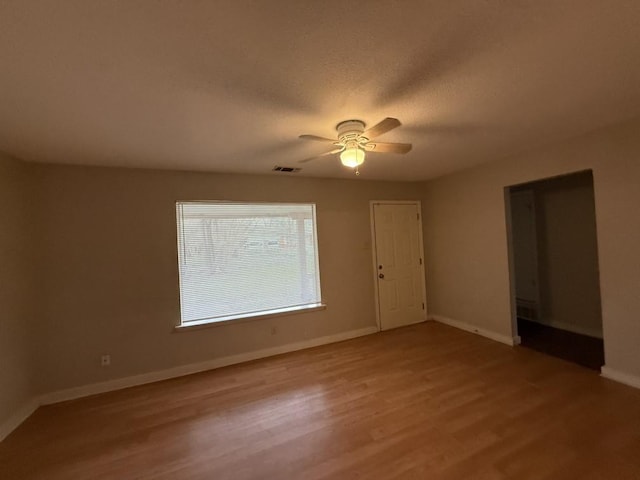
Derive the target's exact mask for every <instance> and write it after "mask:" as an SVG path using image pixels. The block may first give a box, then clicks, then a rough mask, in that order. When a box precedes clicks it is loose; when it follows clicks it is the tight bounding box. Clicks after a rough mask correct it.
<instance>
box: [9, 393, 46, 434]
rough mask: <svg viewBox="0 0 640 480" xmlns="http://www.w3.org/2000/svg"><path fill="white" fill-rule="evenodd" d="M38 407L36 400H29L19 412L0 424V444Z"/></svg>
mask: <svg viewBox="0 0 640 480" xmlns="http://www.w3.org/2000/svg"><path fill="white" fill-rule="evenodd" d="M39 406H40V404H39V403H38V399H37V398H32V399H31V400H29V401H28V402H27V403H26V404H25V405H24V406H23V407H22V408H21V409H20V410H18V411H17V412H15V413H14V414H13V415H11V416H10V417H9V418H8V419H7V420H5V421H4V422H3V423H2V424H0V442H1V441H2V440H4V439H5V438H7V436H8V435H9V434H10V433H11V432H13V431H14V430H15V429H16V428H18V426H19V425H20V424H21V423H22V422H24V421H25V420H26V419H27V418H29V417H30V416H31V414H32V413H33V412H35V411H36V409H37V408H38V407H39Z"/></svg>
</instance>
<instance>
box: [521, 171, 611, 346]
mask: <svg viewBox="0 0 640 480" xmlns="http://www.w3.org/2000/svg"><path fill="white" fill-rule="evenodd" d="M533 189H534V192H535V196H536V214H537V217H538V221H537V226H538V228H537V233H538V262H539V279H540V280H539V281H540V297H541V301H542V312H541V313H542V315H541V321H542V322H543V323H546V324H549V325H552V326H556V327H559V328H563V329H566V330H570V331H574V332H576V333H583V334H587V335H591V336H595V337H602V315H601V307H600V278H599V274H598V243H597V241H596V236H597V232H596V219H595V209H594V201H595V199H594V191H593V184H592V177H591V175H590V174H589V172H584V173H581V174H578V175H567V176H563V177H559V178H555V179H553V180H550V181H545V182H539V183H536V184H535V186H534V188H533Z"/></svg>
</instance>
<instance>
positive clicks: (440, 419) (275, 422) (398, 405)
mask: <svg viewBox="0 0 640 480" xmlns="http://www.w3.org/2000/svg"><path fill="white" fill-rule="evenodd" d="M0 478H2V479H3V480H4V479H26V478H28V479H32V478H38V479H47V480H57V479H65V480H66V479H91V480H99V479H117V480H123V479H124V480H126V479H172V480H176V479H178V480H179V479H207V480H212V479H213V480H222V479H233V480H243V479H301V480H302V479H304V480H313V479H327V478H331V479H356V478H360V479H395V478H408V479H411V478H415V479H426V478H428V479H468V478H475V479H503V478H513V479H572V478H575V479H581V480H589V479H615V480H624V479H639V478H640V392H639V391H638V390H635V389H632V388H630V387H626V386H624V385H620V384H617V383H614V382H611V381H608V380H605V379H603V378H601V377H599V376H598V374H597V373H596V372H594V371H591V370H588V369H585V368H583V367H580V366H578V365H574V364H571V363H568V362H565V361H563V360H560V359H556V358H553V357H548V356H546V355H544V354H541V353H538V352H535V351H533V350H530V349H525V348H520V347H516V348H511V347H508V346H505V345H501V344H498V343H495V342H493V341H491V340H487V339H485V338H482V337H479V336H475V335H472V334H469V333H466V332H462V331H459V330H456V329H454V328H451V327H448V326H444V325H441V324H438V323H434V322H429V323H426V324H419V325H415V326H411V327H407V328H402V329H398V330H394V331H389V332H385V333H380V334H376V335H371V336H368V337H362V338H359V339H355V340H350V341H347V342H343V343H339V344H334V345H328V346H323V347H318V348H314V349H310V350H305V351H301V352H296V353H291V354H286V355H281V356H278V357H273V358H270V359H265V360H259V361H255V362H251V363H246V364H243V365H237V366H233V367H227V368H223V369H219V370H216V371H212V372H207V373H203V374H197V375H191V376H189V377H183V378H179V379H175V380H169V381H165V382H159V383H156V384H152V385H146V386H141V387H135V388H131V389H127V390H122V391H119V392H113V393H108V394H103V395H99V396H95V397H90V398H85V399H81V400H76V401H71V402H66V403H62V404H57V405H52V406H48V407H44V408H41V409H39V410H38V411H37V412H36V413H35V414H34V415H33V416H32V417H31V418H30V419H29V420H27V421H26V422H25V423H24V424H23V425H22V426H21V427H20V428H18V429H17V430H16V431H15V432H14V433H13V434H11V435H10V436H9V437H8V438H7V439H6V440H5V441H4V442H2V443H0Z"/></svg>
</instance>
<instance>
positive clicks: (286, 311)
mask: <svg viewBox="0 0 640 480" xmlns="http://www.w3.org/2000/svg"><path fill="white" fill-rule="evenodd" d="M196 204H202V205H248V206H269V205H273V206H287V205H291V206H298V207H299V206H309V207H311V220H312V222H311V226H312V228H313V239H314V243H315V245H314V246H315V285H316V287H317V289H318V293H319V297H320V298H319V301H318V302H311V303H307V304H303V305H300V304H298V305H292V306H287V307H282V308H275V309H274V308H271V309H265V310H258V311H253V312H244V313H238V314H231V315H225V316H218V317H209V318H205V319H197V320H189V321H183V307H182V306H183V281H182V275H183V273H182V268H183V259H184V257H183V255H184V254H183V252H182V251H181V250H182V241H183V240H182V239H183V238H184V237H183V233H182V230H183V221H184V220H183V215H182V214H181V211H180V208H181V206H183V205H196ZM175 211H176V248H177V256H176V259H177V267H178V296H179V309H180V313H179V318H178V323H177V325H175V327H174V330H175V331H185V330H192V329H201V328H208V327H215V326H221V325H227V324H229V323H235V322H247V321H254V320H260V319H265V318H273V317H281V316H287V315H296V314H301V313H308V312H315V311H319V310H324V309H325V308H326V304H325V303H324V301H323V299H322V288H321V278H320V253H319V245H318V226H317V207H316V204H315V203H314V202H250V201H233V200H199V201H193V200H181V201H176V202H175ZM234 218H237V217H234Z"/></svg>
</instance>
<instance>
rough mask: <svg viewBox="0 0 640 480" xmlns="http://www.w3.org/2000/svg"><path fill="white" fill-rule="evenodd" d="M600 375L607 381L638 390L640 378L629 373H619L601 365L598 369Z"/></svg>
mask: <svg viewBox="0 0 640 480" xmlns="http://www.w3.org/2000/svg"><path fill="white" fill-rule="evenodd" d="M600 375H601V376H603V377H604V378H608V379H609V380H614V381H616V382H620V383H624V384H625V385H629V386H630V387H634V388H640V377H639V376H637V375H633V374H631V373H626V372H621V371H619V370H615V369H613V368H610V367H607V366H606V365H603V366H602V368H601V369H600Z"/></svg>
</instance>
